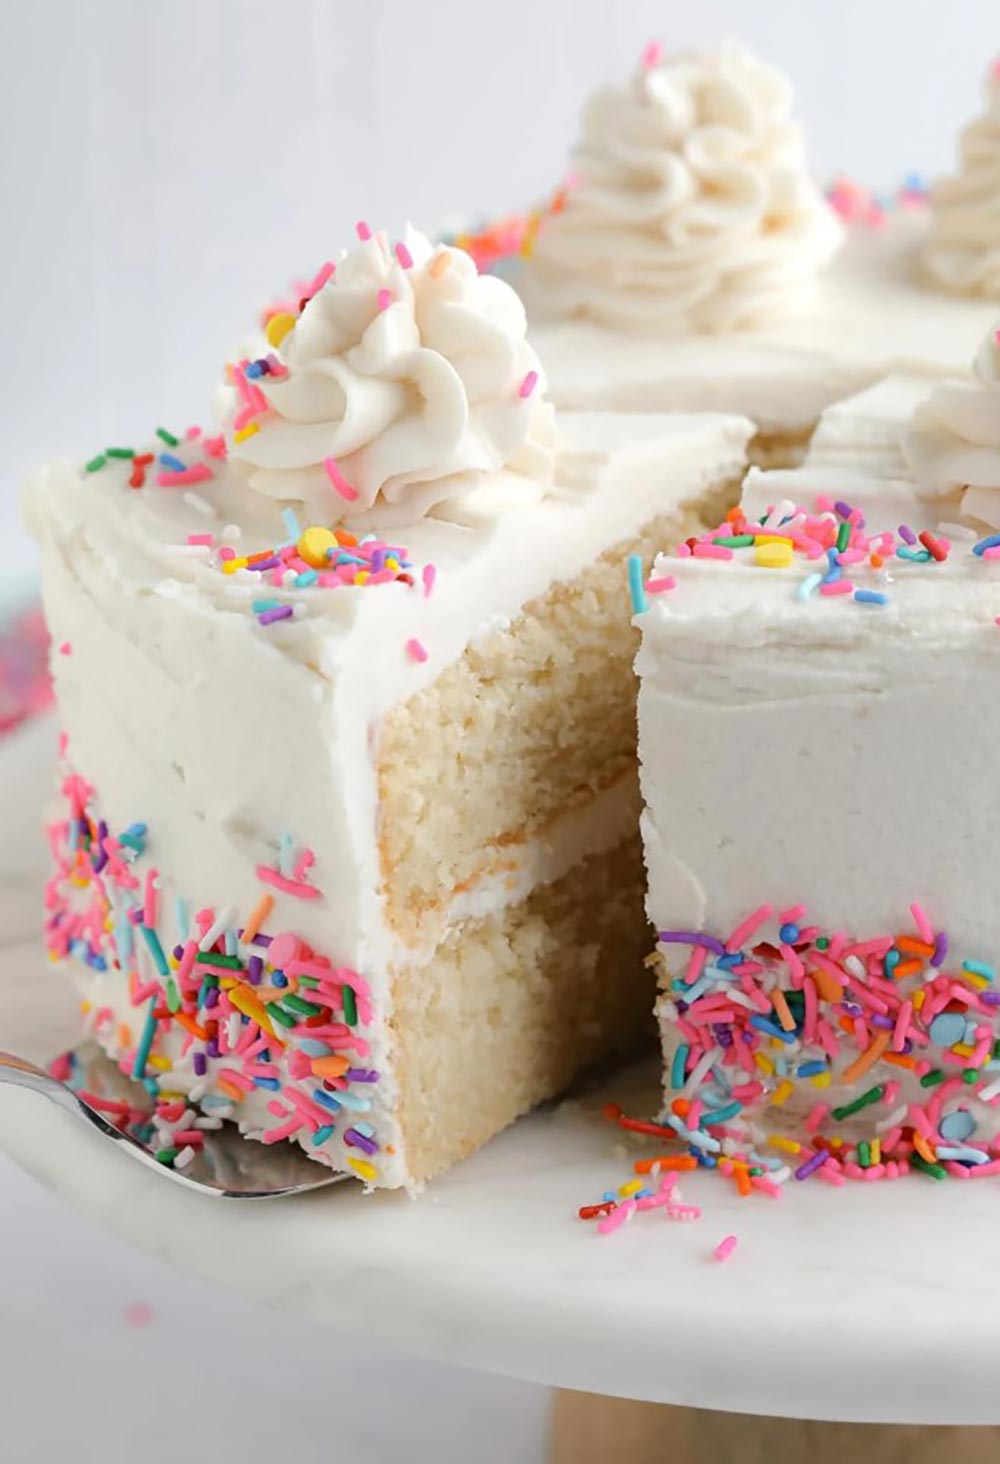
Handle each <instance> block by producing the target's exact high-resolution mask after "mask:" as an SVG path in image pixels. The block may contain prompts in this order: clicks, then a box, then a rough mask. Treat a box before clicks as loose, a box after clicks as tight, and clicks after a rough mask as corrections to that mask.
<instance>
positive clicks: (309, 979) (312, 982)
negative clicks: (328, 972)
mask: <svg viewBox="0 0 1000 1464" xmlns="http://www.w3.org/2000/svg"><path fill="white" fill-rule="evenodd" d="M299 985H300V986H305V987H308V989H309V990H310V991H315V990H316V988H317V986H318V985H319V981H318V980H317V978H316V977H315V976H300V977H299Z"/></svg>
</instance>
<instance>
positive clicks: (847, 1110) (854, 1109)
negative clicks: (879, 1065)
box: [833, 1083, 885, 1122]
mask: <svg viewBox="0 0 1000 1464" xmlns="http://www.w3.org/2000/svg"><path fill="white" fill-rule="evenodd" d="M884 1096H885V1087H884V1086H883V1084H882V1083H876V1085H875V1087H874V1088H869V1089H868V1092H867V1093H862V1094H861V1097H860V1098H855V1099H854V1101H853V1102H852V1103H845V1104H844V1106H843V1108H835V1109H834V1110H833V1116H834V1118H835V1119H837V1120H838V1122H839V1120H840V1119H842V1118H850V1116H851V1114H852V1113H860V1111H861V1109H862V1108H867V1107H868V1106H869V1104H871V1103H877V1102H878V1101H879V1099H880V1098H882V1097H884Z"/></svg>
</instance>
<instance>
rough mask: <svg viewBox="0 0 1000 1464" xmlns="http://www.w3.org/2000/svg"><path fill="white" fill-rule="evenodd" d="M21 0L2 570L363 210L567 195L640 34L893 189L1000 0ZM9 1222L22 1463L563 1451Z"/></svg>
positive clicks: (422, 1374)
mask: <svg viewBox="0 0 1000 1464" xmlns="http://www.w3.org/2000/svg"><path fill="white" fill-rule="evenodd" d="M0 22H2V32H3V33H2V34H0V54H2V55H3V58H4V79H3V87H2V89H0V222H2V228H0V330H2V333H3V334H2V340H0V403H2V408H0V410H2V421H3V427H4V452H3V461H2V468H0V544H2V545H3V553H2V555H0V592H2V590H3V587H4V576H6V580H7V583H8V584H9V582H10V580H11V577H12V576H13V575H14V574H15V573H16V572H17V571H18V569H19V567H23V566H25V565H27V564H28V557H27V556H28V549H27V546H26V543H25V541H24V539H23V536H22V535H21V533H20V530H19V528H18V527H17V514H16V497H17V486H18V483H19V481H20V479H21V477H22V475H23V473H24V471H25V470H26V469H27V468H28V467H29V466H30V464H31V463H32V462H33V461H35V460H37V459H39V458H41V457H43V456H45V455H47V454H49V453H53V452H70V453H74V454H79V455H90V453H92V452H93V451H94V450H95V449H96V448H98V447H100V446H102V445H105V444H106V443H108V442H111V441H115V440H117V441H121V440H136V439H138V438H140V437H141V436H142V435H143V434H144V433H148V431H149V430H150V429H151V428H152V427H153V426H154V425H156V424H157V423H158V422H165V423H167V424H170V425H173V426H186V425H187V424H188V423H189V422H191V421H193V420H198V419H199V418H202V419H203V418H204V415H205V412H206V401H207V394H208V391H209V389H210V386H211V384H212V383H213V381H214V380H215V379H216V377H217V375H218V371H219V367H220V364H221V362H222V361H223V360H224V359H225V354H226V351H227V348H228V347H229V346H230V345H231V344H232V343H233V341H234V340H235V339H236V338H237V337H238V336H239V334H240V333H241V332H242V331H243V330H244V329H245V328H246V326H247V324H248V323H249V322H250V320H251V319H252V316H253V313H254V311H255V309H256V307H257V306H259V305H260V304H261V303H262V302H263V301H264V300H266V299H267V298H268V296H269V295H270V294H271V293H273V292H275V291H278V290H280V289H282V288H283V287H284V286H285V285H286V284H287V283H288V281H289V280H290V279H291V278H292V277H293V276H296V275H301V274H307V273H308V272H309V271H310V270H312V269H314V268H315V267H316V266H317V265H318V264H319V263H321V262H322V260H324V259H325V258H327V257H329V256H330V255H332V254H334V253H335V252H336V251H337V249H338V248H339V247H341V246H342V245H343V244H345V243H347V242H349V240H350V238H351V230H352V226H353V223H354V221H355V220H356V219H357V218H359V217H366V218H368V219H369V220H371V222H372V223H373V224H379V225H386V226H388V227H390V228H394V229H396V228H398V227H399V226H400V225H401V224H402V222H403V221H404V220H406V219H407V218H410V219H412V220H413V221H414V222H415V223H418V224H422V225H424V226H426V227H434V226H435V225H436V224H439V223H441V222H446V221H448V220H449V219H454V218H457V217H460V216H462V215H470V214H471V215H478V214H490V213H496V212H500V211H502V210H505V209H513V208H520V207H524V206H526V205H528V204H530V203H531V202H532V201H534V200H535V199H537V198H539V197H541V196H543V195H544V194H546V193H547V192H548V190H549V189H550V188H551V187H552V186H553V185H554V184H555V183H556V182H558V181H559V179H560V178H561V176H562V174H563V172H564V170H565V165H566V153H567V149H568V146H569V144H570V142H571V140H572V137H573V135H574V131H575V126H576V117H577V113H578V111H579V107H580V103H581V100H582V98H583V96H584V95H585V93H586V92H587V90H588V89H589V88H590V87H592V86H594V85H595V84H597V83H598V82H600V81H602V80H606V79H617V78H620V77H621V76H622V75H623V74H624V72H625V71H626V69H627V68H629V67H630V66H631V65H632V64H633V63H634V61H635V59H636V58H637V56H638V54H639V52H640V50H641V48H642V46H643V45H644V44H645V42H646V41H647V40H649V39H650V38H651V37H653V36H656V37H658V38H660V39H661V40H662V41H663V43H664V44H665V45H666V46H667V47H669V48H674V47H682V46H685V45H690V44H698V43H702V42H705V41H711V40H713V39H718V38H719V37H721V36H722V35H724V34H727V33H731V34H735V35H737V36H739V37H741V38H742V39H743V40H745V41H746V42H747V43H749V44H750V45H751V46H752V47H754V48H755V49H757V50H758V51H759V52H760V53H761V54H763V55H764V56H766V57H767V58H769V59H771V60H772V61H774V62H776V63H778V64H780V65H781V66H783V67H784V68H785V69H786V70H788V71H789V72H790V73H791V74H792V76H793V78H794V80H795V82H796V85H797V88H798V93H799V110H800V115H801V117H802V119H803V121H804V123H805V125H806V129H807V134H808V139H809V146H810V153H811V157H812V161H813V164H814V167H815V170H816V172H817V173H818V174H819V175H820V176H821V177H823V178H824V179H828V178H829V177H830V176H832V175H833V174H834V173H838V172H843V173H846V174H848V175H849V176H851V177H853V178H855V179H857V180H859V181H863V182H865V183H868V184H871V185H873V186H875V187H877V188H880V189H891V188H892V187H894V186H895V185H896V184H897V183H898V182H899V181H900V180H901V179H902V177H903V176H904V175H905V174H906V173H908V172H910V171H912V170H916V171H918V172H921V173H924V174H927V173H935V172H938V171H941V170H944V169H946V168H947V167H948V166H949V164H950V161H951V158H952V156H953V151H954V140H955V134H956V131H957V128H958V126H959V125H960V123H961V122H962V121H963V120H964V119H965V118H967V117H968V116H969V115H970V114H972V113H973V112H974V111H975V110H976V108H977V107H978V104H979V83H980V79H981V77H982V75H983V73H984V71H985V69H986V67H987V65H988V64H989V62H990V60H991V59H992V57H993V56H994V54H996V53H997V52H998V51H1000V4H998V3H997V0H950V3H948V4H943V3H942V0H728V3H722V0H659V3H656V0H619V3H614V0H505V3H503V4H497V3H484V0H422V3H418V0H0ZM0 598H2V594H0ZM2 773H3V759H2V756H0V780H2ZM0 796H2V793H0ZM0 1032H2V1024H0ZM0 1242H2V1243H0V1426H2V1430H3V1439H2V1445H0V1452H2V1457H3V1460H4V1464H8V1461H9V1464H22V1461H24V1464H29V1461H30V1464H55V1461H57V1460H61V1459H63V1458H66V1457H72V1458H73V1459H75V1460H81V1461H83V1464H89V1461H90V1460H95V1461H96V1460H100V1461H102V1464H125V1461H126V1460H129V1461H131V1460H133V1459H135V1458H142V1459H143V1461H144V1464H167V1461H170V1464H173V1461H174V1460H176V1459H179V1458H190V1459H192V1460H194V1461H196V1464H197V1461H200V1459H201V1458H203V1457H204V1458H208V1457H209V1456H210V1454H211V1453H214V1452H217V1451H218V1452H220V1453H221V1452H222V1451H220V1450H219V1447H218V1446H219V1444H220V1441H221V1440H222V1439H223V1438H224V1437H225V1435H226V1432H227V1430H228V1431H229V1432H230V1434H231V1435H232V1434H235V1438H236V1440H237V1446H236V1447H235V1448H234V1449H233V1452H232V1455H231V1457H238V1454H239V1453H242V1452H243V1451H244V1450H252V1454H253V1457H254V1458H268V1457H269V1458H275V1459H277V1458H281V1457H287V1458H289V1459H295V1460H296V1461H301V1464H312V1461H314V1460H315V1461H319V1460H327V1459H329V1460H340V1459H343V1460H353V1459H354V1458H358V1457H361V1458H363V1459H364V1460H365V1464H382V1461H384V1460H389V1459H390V1458H393V1457H394V1456H395V1455H397V1454H399V1453H400V1452H402V1453H404V1454H405V1457H407V1458H409V1459H412V1460H415V1461H419V1460H422V1459H423V1458H429V1457H432V1456H433V1457H436V1459H437V1460H438V1461H439V1464H465V1461H471V1460H473V1459H475V1460H477V1461H481V1464H491V1461H493V1460H496V1461H498V1464H499V1461H501V1460H512V1461H517V1464H522V1461H529V1460H531V1461H535V1460H539V1459H540V1458H541V1448H542V1444H541V1438H542V1424H543V1406H544V1398H543V1396H542V1394H541V1393H540V1391H539V1390H538V1389H535V1388H531V1387H528V1386H527V1385H520V1384H513V1383H505V1382H499V1381H491V1380H486V1379H473V1378H469V1377H465V1376H463V1375H458V1374H455V1373H452V1372H450V1371H447V1370H445V1369H442V1368H438V1367H432V1366H430V1365H427V1364H420V1363H415V1362H410V1361H402V1360H400V1359H397V1358H386V1357H385V1356H384V1355H383V1354H382V1353H381V1352H380V1351H378V1350H377V1349H375V1348H374V1347H372V1346H371V1345H370V1344H367V1343H363V1342H355V1341H352V1342H350V1343H348V1342H345V1341H343V1340H341V1339H339V1338H337V1337H336V1336H334V1335H331V1334H326V1333H320V1332H318V1331H316V1330H311V1329H307V1328H306V1327H305V1326H304V1325H303V1324H292V1323H291V1322H289V1321H287V1320H285V1319H282V1318H274V1317H270V1316H268V1315H266V1314H263V1313H261V1314H256V1313H253V1312H252V1311H251V1309H249V1308H248V1307H245V1306H242V1305H238V1304H236V1303H235V1302H233V1301H232V1300H230V1299H229V1298H225V1297H221V1296H216V1295H214V1294H212V1293H210V1292H209V1291H208V1290H207V1289H206V1288H204V1287H202V1286H200V1285H197V1284H195V1283H194V1282H187V1281H181V1280H178V1279H177V1278H175V1277H170V1276H167V1275H165V1274H164V1273H163V1272H162V1271H160V1270H158V1269H157V1268H155V1267H153V1266H152V1265H151V1264H148V1263H146V1262H145V1261H143V1260H141V1259H140V1258H139V1257H136V1256H133V1255H130V1254H126V1253H125V1252H123V1251H122V1249H121V1248H120V1247H118V1246H117V1245H116V1244H114V1243H112V1242H111V1241H110V1240H108V1239H106V1238H105V1237H102V1236H99V1235H96V1234H94V1233H93V1232H91V1231H89V1230H88V1229H86V1228H85V1227H84V1226H83V1225H82V1224H81V1223H79V1222H77V1221H76V1220H74V1218H73V1217H71V1216H69V1215H67V1214H65V1213H64V1212H63V1211H62V1210H61V1209H60V1207H59V1206H58V1205H57V1204H56V1203H55V1202H54V1201H51V1200H49V1199H48V1198H47V1197H44V1196H41V1195H39V1194H38V1193H37V1192H36V1191H35V1190H34V1188H33V1187H32V1186H31V1185H30V1184H29V1183H28V1182H27V1181H25V1180H24V1179H22V1178H21V1177H20V1176H19V1175H18V1174H16V1173H15V1172H13V1171H12V1170H10V1169H9V1168H4V1167H0ZM136 1301H144V1302H148V1303H149V1304H150V1305H151V1307H152V1320H151V1322H150V1323H149V1325H148V1326H146V1327H143V1328H141V1329H136V1328H135V1327H133V1326H130V1325H129V1324H128V1322H127V1321H126V1320H125V1309H126V1308H127V1307H128V1306H129V1305H130V1304H131V1303H133V1302H136ZM157 1397H158V1398H159V1400H160V1401H159V1403H158V1404H157V1403H155V1401H154V1400H155V1399H156V1398H157ZM102 1419H104V1420H105V1421H104V1422H103V1423H102V1421H101V1420H102ZM192 1430H193V1432H194V1436H195V1437H197V1436H198V1434H199V1431H200V1436H201V1438H202V1441H203V1443H202V1446H200V1447H194V1448H192V1446H191V1445H190V1442H189V1440H190V1438H191V1431H192ZM255 1440H256V1444H257V1446H256V1447H255V1443H254V1441H255ZM394 1444H395V1447H394Z"/></svg>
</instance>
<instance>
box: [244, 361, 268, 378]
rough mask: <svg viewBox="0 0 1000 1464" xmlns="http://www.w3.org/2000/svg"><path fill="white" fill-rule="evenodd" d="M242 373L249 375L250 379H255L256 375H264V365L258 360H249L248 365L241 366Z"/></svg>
mask: <svg viewBox="0 0 1000 1464" xmlns="http://www.w3.org/2000/svg"><path fill="white" fill-rule="evenodd" d="M243 375H244V376H247V377H249V378H250V380H251V381H256V380H257V377H258V376H263V375H264V367H263V365H262V364H261V362H260V361H251V362H250V364H249V366H245V367H244V368H243Z"/></svg>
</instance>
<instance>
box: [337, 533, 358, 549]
mask: <svg viewBox="0 0 1000 1464" xmlns="http://www.w3.org/2000/svg"><path fill="white" fill-rule="evenodd" d="M333 537H334V538H335V539H336V541H337V543H338V544H339V545H340V547H341V549H356V548H357V547H358V541H357V539H356V538H355V536H354V535H353V534H350V533H348V531H347V530H346V529H334V531H333Z"/></svg>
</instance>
